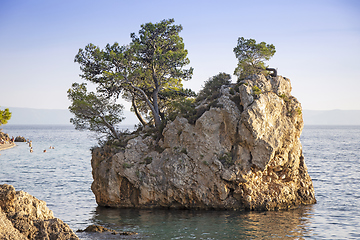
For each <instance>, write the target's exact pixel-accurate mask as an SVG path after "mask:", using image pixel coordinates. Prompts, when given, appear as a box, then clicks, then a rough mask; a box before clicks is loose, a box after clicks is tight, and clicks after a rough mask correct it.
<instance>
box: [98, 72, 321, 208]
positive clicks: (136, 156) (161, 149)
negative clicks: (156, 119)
mask: <svg viewBox="0 0 360 240" xmlns="http://www.w3.org/2000/svg"><path fill="white" fill-rule="evenodd" d="M220 92H221V96H220V97H219V98H218V99H217V100H216V101H217V102H216V104H213V102H212V103H210V102H206V101H205V102H203V103H202V104H201V105H200V106H198V108H204V109H209V110H207V111H205V112H204V113H203V114H202V116H201V117H200V118H198V119H197V120H196V122H195V124H190V123H189V122H188V120H187V119H185V118H181V117H177V118H176V119H175V120H174V121H173V122H170V123H168V124H167V126H166V127H165V128H164V130H163V139H162V140H160V142H158V143H157V142H156V141H155V140H154V137H153V136H152V135H151V134H149V131H147V130H146V129H145V130H144V131H142V132H135V133H133V134H132V135H130V136H128V137H127V138H128V139H127V142H126V144H125V147H123V148H121V147H119V146H116V143H114V146H105V147H103V148H95V149H94V150H93V153H92V160H91V164H92V169H93V171H92V174H93V179H94V182H93V184H92V187H91V188H92V191H93V192H94V194H95V197H96V201H97V203H98V205H99V206H108V207H120V208H178V209H219V210H221V209H224V210H225V209H227V210H230V209H231V210H276V209H289V208H294V207H296V206H298V205H302V204H304V205H305V204H313V203H316V199H315V193H314V188H313V184H312V181H311V178H310V176H309V175H308V172H307V167H306V164H305V161H304V156H303V153H302V146H301V143H300V134H301V131H302V129H303V119H302V112H301V111H302V109H301V104H300V103H299V102H298V100H297V99H296V98H295V97H293V96H292V95H291V84H290V80H289V79H287V78H284V77H281V76H277V77H270V76H268V77H265V76H263V75H254V76H252V77H251V78H248V79H245V80H243V81H241V82H240V83H239V84H238V85H236V86H233V85H232V86H223V87H222V88H221V90H220ZM208 106H215V107H210V108H208Z"/></svg>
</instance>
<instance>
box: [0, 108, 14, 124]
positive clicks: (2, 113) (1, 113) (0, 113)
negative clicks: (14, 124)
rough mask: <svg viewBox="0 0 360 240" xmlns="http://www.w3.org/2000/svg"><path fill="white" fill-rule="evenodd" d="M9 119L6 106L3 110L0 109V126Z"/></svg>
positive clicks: (9, 114)
mask: <svg viewBox="0 0 360 240" xmlns="http://www.w3.org/2000/svg"><path fill="white" fill-rule="evenodd" d="M10 119H11V112H10V111H9V109H8V108H5V109H4V110H0V126H1V125H5V124H7V122H8V121H9V120H10Z"/></svg>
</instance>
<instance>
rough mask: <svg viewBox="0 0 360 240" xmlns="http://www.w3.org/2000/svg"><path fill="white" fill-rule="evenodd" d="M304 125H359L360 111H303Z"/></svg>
mask: <svg viewBox="0 0 360 240" xmlns="http://www.w3.org/2000/svg"><path fill="white" fill-rule="evenodd" d="M303 118H304V124H305V125H360V110H329V111H317V110H303Z"/></svg>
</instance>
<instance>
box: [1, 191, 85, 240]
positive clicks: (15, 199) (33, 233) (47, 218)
mask: <svg viewBox="0 0 360 240" xmlns="http://www.w3.org/2000/svg"><path fill="white" fill-rule="evenodd" d="M0 239H50V240H56V239H59V240H60V239H70V240H78V239H79V238H78V237H77V236H76V235H75V233H74V232H73V231H72V230H71V229H70V227H69V226H68V225H67V224H66V223H64V222H63V221H62V220H60V219H58V218H55V217H54V216H53V212H52V211H51V210H50V209H48V207H47V206H46V203H45V202H44V201H42V200H39V199H37V198H35V197H33V196H31V195H30V194H28V193H26V192H23V191H15V188H14V187H13V186H11V185H8V184H3V185H0Z"/></svg>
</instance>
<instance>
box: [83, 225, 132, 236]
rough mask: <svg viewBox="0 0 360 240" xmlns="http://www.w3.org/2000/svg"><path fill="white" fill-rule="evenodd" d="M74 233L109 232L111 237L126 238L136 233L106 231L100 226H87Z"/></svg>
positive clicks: (106, 229)
mask: <svg viewBox="0 0 360 240" xmlns="http://www.w3.org/2000/svg"><path fill="white" fill-rule="evenodd" d="M76 232H93V233H94V232H99V233H103V232H109V233H111V234H113V235H126V236H130V235H137V233H135V232H128V231H125V232H117V231H115V230H112V229H108V228H105V227H103V226H100V225H95V224H93V225H90V226H88V227H87V228H85V229H84V230H80V229H79V230H77V231H76Z"/></svg>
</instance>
